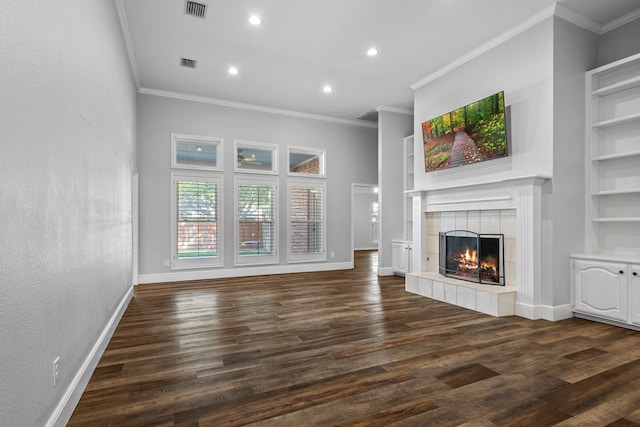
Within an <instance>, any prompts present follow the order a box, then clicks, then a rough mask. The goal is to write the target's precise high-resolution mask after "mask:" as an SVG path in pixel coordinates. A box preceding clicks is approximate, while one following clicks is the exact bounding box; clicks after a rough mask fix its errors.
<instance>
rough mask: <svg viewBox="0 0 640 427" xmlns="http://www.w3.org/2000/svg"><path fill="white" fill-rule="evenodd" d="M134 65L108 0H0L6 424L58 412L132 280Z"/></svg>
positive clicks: (1, 399)
mask: <svg viewBox="0 0 640 427" xmlns="http://www.w3.org/2000/svg"><path fill="white" fill-rule="evenodd" d="M128 64H129V63H128V59H127V54H126V50H125V47H124V42H123V40H122V33H121V30H120V23H119V21H118V15H117V13H116V9H115V6H114V2H113V1H112V0H94V1H90V2H87V1H81V0H68V1H63V2H61V1H56V2H39V3H38V5H37V7H34V5H33V4H32V3H28V2H20V1H13V2H7V1H5V2H2V13H0V70H2V71H1V72H0V73H1V75H2V78H1V79H0V93H2V101H1V102H0V117H1V119H0V128H1V129H2V138H3V142H2V154H1V155H0V183H1V184H0V186H1V191H0V236H2V239H1V240H0V253H1V254H2V256H0V325H2V326H1V327H0V343H1V344H0V366H1V368H0V420H1V421H0V424H2V425H5V426H42V425H45V424H46V423H47V420H49V419H51V420H53V419H54V417H52V414H53V413H54V411H55V408H56V407H57V405H58V404H59V403H60V402H63V401H64V399H63V398H64V397H65V392H66V391H67V389H68V388H69V387H70V386H72V385H73V384H74V383H73V381H74V377H75V376H76V375H77V374H78V373H79V371H80V370H81V367H82V365H83V363H84V362H85V361H86V360H87V357H88V356H89V355H90V351H91V349H92V347H93V345H94V344H95V343H96V342H98V338H99V337H100V334H101V333H102V332H103V331H104V330H105V327H106V326H107V325H108V323H109V321H110V319H111V317H112V315H113V314H114V313H115V312H116V309H117V307H118V305H119V304H120V302H121V301H123V298H124V297H125V296H126V295H127V292H128V291H129V290H131V289H132V288H131V280H132V279H131V274H132V249H131V248H132V232H131V230H132V220H131V207H132V205H131V179H132V172H133V170H134V168H135V162H136V157H135V154H136V153H135V134H136V129H135V126H136V125H135V123H136V116H135V115H136V107H135V102H136V98H135V86H134V84H133V81H132V78H131V70H130V68H129V65H128ZM107 338H108V337H107ZM58 356H59V357H60V371H59V382H58V384H57V385H56V386H55V387H54V386H53V360H54V359H55V358H56V357H58ZM90 373H91V372H90V370H89V374H90ZM75 380H76V381H78V380H79V379H78V378H75ZM83 388H84V384H82V382H80V384H79V387H78V388H77V389H76V391H77V392H79V393H81V392H82V389H83ZM77 398H79V395H78V394H77V393H76V394H75V395H72V396H71V409H73V406H74V405H75V402H74V399H77ZM67 409H68V408H67ZM69 415H70V414H69V413H67V412H64V411H63V413H62V415H61V418H60V419H59V420H60V422H61V423H64V422H65V421H66V419H65V416H69Z"/></svg>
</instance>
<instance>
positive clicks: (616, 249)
mask: <svg viewBox="0 0 640 427" xmlns="http://www.w3.org/2000/svg"><path fill="white" fill-rule="evenodd" d="M585 89H586V132H585V139H586V150H585V152H586V159H585V162H586V163H585V164H586V167H585V173H586V176H585V182H586V195H585V198H586V203H585V228H586V229H585V237H586V238H585V253H584V254H574V255H572V257H571V258H572V261H571V262H572V269H571V275H572V293H573V298H572V302H573V304H574V310H575V312H576V313H577V314H578V315H579V314H585V315H588V316H594V319H604V320H606V321H615V322H618V323H620V324H621V325H623V326H634V327H637V326H635V325H638V326H640V283H639V279H638V268H639V267H638V260H640V54H636V55H633V56H630V57H628V58H625V59H621V60H620V61H616V62H612V63H611V64H607V65H604V66H602V67H598V68H596V69H594V70H591V71H588V72H587V73H586V87H585ZM634 273H635V275H634Z"/></svg>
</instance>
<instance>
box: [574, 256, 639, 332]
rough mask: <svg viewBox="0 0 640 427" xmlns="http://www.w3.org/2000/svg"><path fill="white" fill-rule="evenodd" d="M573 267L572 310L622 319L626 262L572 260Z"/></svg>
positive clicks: (625, 291)
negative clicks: (573, 298) (573, 293)
mask: <svg viewBox="0 0 640 427" xmlns="http://www.w3.org/2000/svg"><path fill="white" fill-rule="evenodd" d="M574 269H575V270H574V277H575V284H574V286H575V310H576V311H580V312H583V313H587V314H594V315H597V316H601V317H606V318H609V319H614V320H622V321H625V322H626V321H627V312H628V293H627V274H626V273H627V266H626V264H616V263H608V262H597V261H583V260H576V262H575V266H574Z"/></svg>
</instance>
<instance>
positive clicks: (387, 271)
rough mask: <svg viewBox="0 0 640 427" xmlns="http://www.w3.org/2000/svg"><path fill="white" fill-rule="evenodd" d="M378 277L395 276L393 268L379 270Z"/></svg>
mask: <svg viewBox="0 0 640 427" xmlns="http://www.w3.org/2000/svg"><path fill="white" fill-rule="evenodd" d="M378 276H393V267H380V268H378Z"/></svg>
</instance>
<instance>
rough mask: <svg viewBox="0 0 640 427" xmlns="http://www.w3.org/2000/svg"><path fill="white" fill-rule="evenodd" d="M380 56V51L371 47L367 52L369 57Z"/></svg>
mask: <svg viewBox="0 0 640 427" xmlns="http://www.w3.org/2000/svg"><path fill="white" fill-rule="evenodd" d="M377 54H378V49H376V48H375V47H370V48H369V49H368V50H367V55H369V56H376V55H377Z"/></svg>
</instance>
